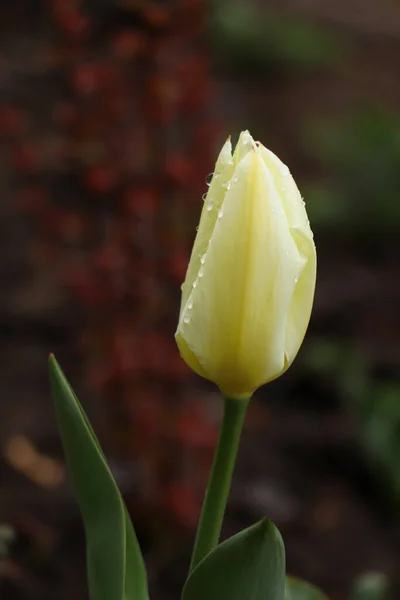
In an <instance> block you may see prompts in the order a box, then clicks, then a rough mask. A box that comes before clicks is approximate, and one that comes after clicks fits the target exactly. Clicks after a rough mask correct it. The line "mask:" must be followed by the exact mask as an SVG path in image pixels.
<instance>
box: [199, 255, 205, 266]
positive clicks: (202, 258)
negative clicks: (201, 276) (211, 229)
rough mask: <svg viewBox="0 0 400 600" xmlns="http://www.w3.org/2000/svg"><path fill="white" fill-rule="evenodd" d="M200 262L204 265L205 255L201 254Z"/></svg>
mask: <svg viewBox="0 0 400 600" xmlns="http://www.w3.org/2000/svg"><path fill="white" fill-rule="evenodd" d="M200 262H201V264H202V265H204V263H205V262H206V255H205V254H203V256H202V257H201V259H200Z"/></svg>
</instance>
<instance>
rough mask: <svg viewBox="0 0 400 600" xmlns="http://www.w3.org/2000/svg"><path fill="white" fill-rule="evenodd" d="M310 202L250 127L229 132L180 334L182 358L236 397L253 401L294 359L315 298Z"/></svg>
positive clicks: (186, 289)
mask: <svg viewBox="0 0 400 600" xmlns="http://www.w3.org/2000/svg"><path fill="white" fill-rule="evenodd" d="M315 278H316V251H315V245H314V242H313V234H312V231H311V229H310V224H309V221H308V218H307V213H306V209H305V205H304V202H303V200H302V198H301V196H300V193H299V190H298V188H297V186H296V184H295V182H294V180H293V178H292V176H291V174H290V172H289V169H288V167H287V166H286V165H285V164H283V163H282V162H281V161H280V160H279V158H278V157H277V156H275V154H273V153H272V152H271V151H269V150H267V149H266V148H265V147H264V146H263V145H262V144H260V143H259V142H254V140H253V138H252V137H251V135H250V134H249V132H247V131H244V132H242V134H241V135H240V138H239V141H238V144H237V146H236V149H235V152H234V153H233V155H232V146H231V142H230V140H229V139H228V140H227V141H226V143H225V144H224V146H223V148H222V150H221V152H220V155H219V157H218V160H217V163H216V166H215V172H214V175H213V177H212V180H211V182H210V186H209V190H208V193H207V196H206V198H205V202H204V206H203V210H202V213H201V218H200V223H199V227H198V231H197V236H196V239H195V242H194V246H193V250H192V255H191V258H190V263H189V267H188V270H187V273H186V279H185V282H184V284H183V286H182V301H181V308H180V315H179V323H178V328H177V331H176V334H175V338H176V341H177V344H178V347H179V350H180V353H181V356H182V358H183V359H184V360H185V362H186V363H187V364H188V365H189V366H190V367H191V368H192V369H193V370H194V371H195V372H196V373H198V374H199V375H201V376H203V377H205V378H206V379H209V380H211V381H213V382H214V383H216V384H217V385H218V387H219V388H220V390H221V392H222V393H223V394H224V395H225V396H226V397H230V398H249V397H250V396H251V395H252V394H253V392H254V391H255V390H256V389H257V388H258V387H260V386H261V385H263V384H264V383H267V382H269V381H272V380H273V379H276V378H277V377H279V376H280V375H281V374H282V373H284V372H285V371H286V369H287V368H288V367H289V366H290V365H291V363H292V362H293V360H294V358H295V356H296V354H297V352H298V350H299V348H300V345H301V343H302V341H303V338H304V335H305V332H306V329H307V326H308V322H309V319H310V314H311V308H312V303H313V297H314V289H315Z"/></svg>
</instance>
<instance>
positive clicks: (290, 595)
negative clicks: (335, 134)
mask: <svg viewBox="0 0 400 600" xmlns="http://www.w3.org/2000/svg"><path fill="white" fill-rule="evenodd" d="M285 600H328V599H327V597H326V596H325V594H323V593H322V592H321V591H320V590H319V589H318V588H316V587H315V586H314V585H311V584H310V583H307V581H302V580H301V579H297V577H286V584H285Z"/></svg>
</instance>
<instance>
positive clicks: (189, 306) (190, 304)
mask: <svg viewBox="0 0 400 600" xmlns="http://www.w3.org/2000/svg"><path fill="white" fill-rule="evenodd" d="M187 307H188V309H189V310H191V309H192V308H193V300H189V302H188V305H187Z"/></svg>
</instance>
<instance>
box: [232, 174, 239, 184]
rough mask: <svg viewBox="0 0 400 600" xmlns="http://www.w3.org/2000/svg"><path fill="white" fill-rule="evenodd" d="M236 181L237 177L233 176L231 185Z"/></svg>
mask: <svg viewBox="0 0 400 600" xmlns="http://www.w3.org/2000/svg"><path fill="white" fill-rule="evenodd" d="M237 180H238V178H237V175H235V177H234V178H233V179H232V183H236V182H237Z"/></svg>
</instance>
